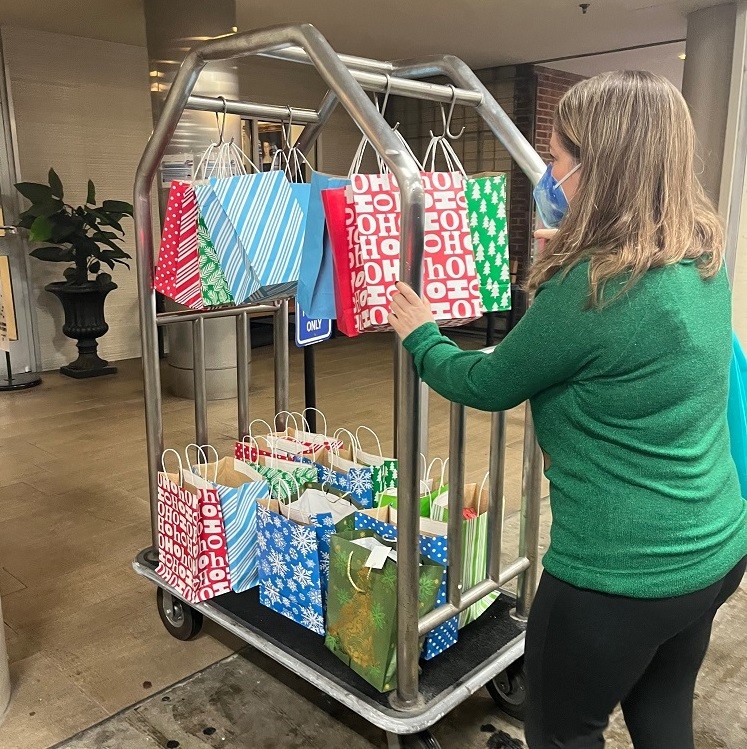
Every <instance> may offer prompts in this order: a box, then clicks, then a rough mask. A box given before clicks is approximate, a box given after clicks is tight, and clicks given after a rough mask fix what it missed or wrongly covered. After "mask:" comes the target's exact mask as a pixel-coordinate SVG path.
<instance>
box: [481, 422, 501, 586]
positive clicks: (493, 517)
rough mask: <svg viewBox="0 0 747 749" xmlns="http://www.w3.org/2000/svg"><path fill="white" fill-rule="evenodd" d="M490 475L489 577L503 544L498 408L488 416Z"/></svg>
mask: <svg viewBox="0 0 747 749" xmlns="http://www.w3.org/2000/svg"><path fill="white" fill-rule="evenodd" d="M488 465H489V468H490V477H489V479H488V486H489V494H488V496H489V499H488V565H487V566H488V568H487V570H485V572H486V574H487V576H488V577H489V578H490V579H491V580H498V578H499V577H500V574H501V550H502V545H503V515H504V512H505V505H506V498H505V496H504V483H505V477H506V474H505V471H506V412H505V411H498V412H497V413H494V414H493V415H492V416H491V419H490V460H489V463H488Z"/></svg>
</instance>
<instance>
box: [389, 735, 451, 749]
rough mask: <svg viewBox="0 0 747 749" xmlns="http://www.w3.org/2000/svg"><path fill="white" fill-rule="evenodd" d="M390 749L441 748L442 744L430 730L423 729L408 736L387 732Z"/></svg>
mask: <svg viewBox="0 0 747 749" xmlns="http://www.w3.org/2000/svg"><path fill="white" fill-rule="evenodd" d="M386 736H387V740H388V747H389V749H441V745H440V744H439V743H438V741H436V739H435V738H434V737H433V734H432V733H431V732H430V731H421V732H420V733H413V734H410V735H407V736H399V735H397V734H393V733H387V735H386Z"/></svg>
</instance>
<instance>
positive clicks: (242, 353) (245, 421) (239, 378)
mask: <svg viewBox="0 0 747 749" xmlns="http://www.w3.org/2000/svg"><path fill="white" fill-rule="evenodd" d="M251 360H252V346H251V330H250V322H249V315H248V314H247V313H246V312H244V313H243V314H242V315H238V316H237V317H236V400H237V403H238V426H239V431H238V435H239V437H240V438H242V439H243V438H244V436H245V435H246V434H248V433H249V383H250V382H251Z"/></svg>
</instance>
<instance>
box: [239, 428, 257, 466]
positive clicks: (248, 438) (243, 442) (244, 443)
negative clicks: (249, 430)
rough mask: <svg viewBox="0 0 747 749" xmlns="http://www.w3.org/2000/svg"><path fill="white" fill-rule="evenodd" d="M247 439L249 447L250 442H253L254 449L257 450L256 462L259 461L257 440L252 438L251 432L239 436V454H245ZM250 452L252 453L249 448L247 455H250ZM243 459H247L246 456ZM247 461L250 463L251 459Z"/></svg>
mask: <svg viewBox="0 0 747 749" xmlns="http://www.w3.org/2000/svg"><path fill="white" fill-rule="evenodd" d="M247 440H249V447H251V446H252V443H253V444H254V449H255V450H256V451H257V462H259V442H257V440H256V439H254V437H252V435H251V434H245V435H244V436H243V437H242V438H241V448H242V452H241V454H242V455H246V441H247ZM251 454H252V453H251V450H250V451H249V455H251ZM244 460H247V459H246V458H244ZM249 462H250V463H251V462H252V461H251V460H249Z"/></svg>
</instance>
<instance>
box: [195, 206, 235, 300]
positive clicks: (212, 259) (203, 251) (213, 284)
mask: <svg viewBox="0 0 747 749" xmlns="http://www.w3.org/2000/svg"><path fill="white" fill-rule="evenodd" d="M197 251H198V254H199V267H200V282H201V288H202V301H203V303H204V304H205V306H206V307H219V306H221V305H224V304H233V303H234V301H233V297H232V296H231V289H229V288H228V283H227V282H226V277H225V276H224V275H223V271H222V270H221V268H220V261H219V260H218V255H217V253H216V252H215V248H214V247H213V243H212V242H211V241H210V232H209V231H208V228H207V226H206V225H205V220H204V219H203V218H202V216H200V217H199V218H198V220H197Z"/></svg>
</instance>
